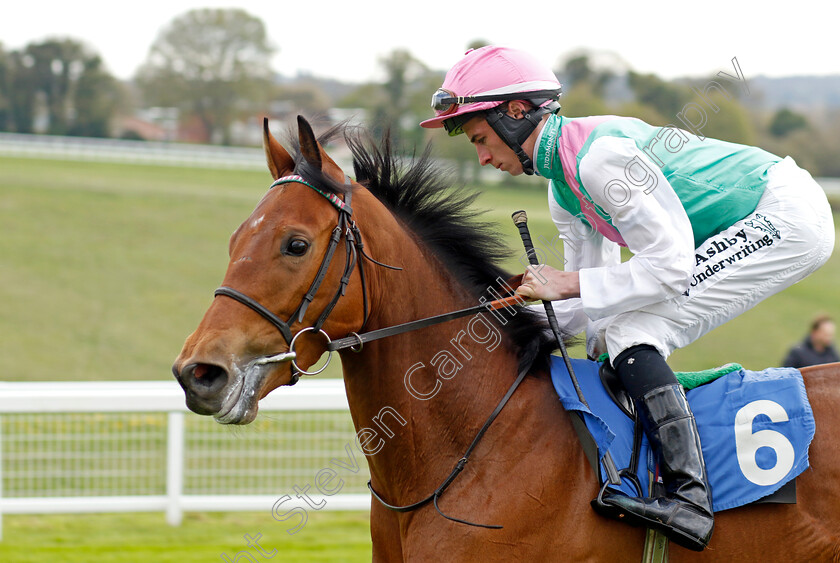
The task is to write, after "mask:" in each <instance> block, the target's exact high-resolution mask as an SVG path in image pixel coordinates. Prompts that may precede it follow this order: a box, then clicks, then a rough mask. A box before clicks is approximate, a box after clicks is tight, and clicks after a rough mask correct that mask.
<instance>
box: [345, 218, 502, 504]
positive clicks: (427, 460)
mask: <svg viewBox="0 0 840 563" xmlns="http://www.w3.org/2000/svg"><path fill="white" fill-rule="evenodd" d="M366 229H367V232H377V233H383V232H388V233H390V234H391V237H390V240H389V241H388V242H387V244H382V242H378V243H377V242H376V241H373V240H370V241H369V242H366V245H367V246H368V248H369V249H370V251H371V254H372V256H373V257H374V258H376V259H377V260H380V261H383V262H386V263H391V264H400V265H402V266H403V268H404V270H403V271H399V272H394V271H390V270H383V269H381V268H378V267H375V268H374V269H376V271H377V273H376V275H375V276H372V279H371V281H370V284H369V286H370V287H369V291H370V294H371V303H372V308H371V316H370V318H369V321H368V326H367V327H366V330H372V329H376V328H381V327H385V326H393V325H396V324H400V323H404V322H407V321H410V320H415V319H420V318H425V317H429V316H433V315H437V314H440V313H445V312H450V311H454V310H457V309H461V308H465V307H469V306H473V305H476V304H477V302H476V299H475V297H473V296H471V295H469V292H467V291H466V290H465V289H464V288H463V287H462V286H461V285H460V284H459V283H458V282H457V281H456V280H455V279H454V277H453V276H452V275H451V274H450V273H449V272H447V271H446V269H445V268H444V267H443V266H442V265H441V263H440V262H439V261H438V260H437V259H436V258H434V257H433V256H432V255H431V253H430V251H429V250H428V248H425V247H423V245H422V243H420V242H419V241H418V240H416V238H415V237H414V236H413V235H412V234H411V233H410V232H408V231H406V230H405V229H403V228H401V227H399V226H398V225H397V224H396V221H393V224H387V222H386V224H381V225H377V226H375V229H372V228H371V227H370V226H368V225H366ZM342 363H343V366H344V378H345V385H346V387H347V393H348V399H349V403H350V410H351V415H352V417H353V420H354V423H355V426H356V431H357V437H358V439H359V442H360V444H362V445H361V446H360V447H362V449H363V452H364V453H365V454H366V455H367V457H368V463H369V465H370V468H371V474H372V477H373V480H374V485H375V486H376V485H379V486H380V487H381V488H382V489H384V490H383V491H382V492H383V493H384V494H386V495H390V498H397V497H395V496H394V495H396V494H398V493H399V494H400V495H403V496H405V495H407V496H409V497H410V496H411V493H410V492H407V490H406V489H407V488H410V487H413V486H416V487H417V488H418V489H423V488H424V487H429V486H433V487H434V486H437V484H431V483H426V482H424V480H423V479H422V478H421V477H420V476H421V475H426V476H432V478H437V477H434V476H439V475H441V474H442V472H444V468H443V467H440V468H437V467H435V466H437V465H441V466H451V465H452V463H454V460H457V459H458V458H459V457H460V456H461V455H463V453H464V450H465V449H466V447H467V446H468V444H469V442H470V441H471V440H472V438H473V437H474V435H475V433H476V432H477V431H478V429H479V428H480V427H481V425H482V424H483V423H484V421H485V420H486V418H487V416H488V415H489V413H490V412H492V410H493V408H494V407H495V405H496V404H497V403H498V401H499V400H500V399H501V397H502V396H503V395H504V393H505V391H506V389H507V387H508V386H509V385H510V384H511V382H512V381H513V378H514V376H515V374H516V369H517V358H516V354H515V352H514V351H513V349H512V346H511V343H510V342H509V340H508V338H507V337H506V336H505V335H504V333H503V332H502V331H501V329H500V328H499V326H498V325H497V324H496V323H495V322H493V321H492V319H491V316H490V314H489V313H482V314H481V315H479V316H475V317H471V318H465V319H461V320H457V321H450V322H447V323H445V324H441V325H437V326H434V327H430V328H426V329H421V330H418V331H415V332H409V333H405V334H403V335H399V336H394V337H390V338H386V339H383V340H379V341H375V342H371V343H368V344H366V345H365V349H364V350H363V351H362V353H360V354H354V353H345V354H343V356H342ZM420 466H422V467H420ZM449 469H451V467H449ZM409 483H410V484H411V485H410V486H409V485H408V484H409ZM390 489H393V490H390ZM419 493H420V491H419V490H418V491H417V494H419Z"/></svg>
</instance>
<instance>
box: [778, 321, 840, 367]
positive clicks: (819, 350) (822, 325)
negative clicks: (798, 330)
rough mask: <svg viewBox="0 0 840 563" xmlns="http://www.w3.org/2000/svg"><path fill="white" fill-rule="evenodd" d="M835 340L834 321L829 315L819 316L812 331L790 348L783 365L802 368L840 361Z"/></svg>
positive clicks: (813, 323) (813, 324)
mask: <svg viewBox="0 0 840 563" xmlns="http://www.w3.org/2000/svg"><path fill="white" fill-rule="evenodd" d="M833 340H834V322H833V321H832V320H831V318H829V317H827V316H820V317H817V318H816V319H814V321H813V322H812V323H811V332H810V333H809V334H808V336H806V337H805V340H803V341H802V343H801V344H798V345H796V346H794V347H793V348H791V349H790V351H789V352H788V355H787V357H786V358H785V359H784V362H782V365H783V366H785V367H793V368H801V367H805V366H814V365H818V364H828V363H831V362H840V356H838V355H837V350H836V349H835V348H834V345H833V344H832V341H833Z"/></svg>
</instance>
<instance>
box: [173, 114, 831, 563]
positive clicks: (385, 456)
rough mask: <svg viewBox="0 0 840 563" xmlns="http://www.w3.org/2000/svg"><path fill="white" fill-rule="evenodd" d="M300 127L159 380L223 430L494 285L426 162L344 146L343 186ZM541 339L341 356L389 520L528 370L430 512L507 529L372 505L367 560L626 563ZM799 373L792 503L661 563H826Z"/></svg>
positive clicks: (507, 335)
mask: <svg viewBox="0 0 840 563" xmlns="http://www.w3.org/2000/svg"><path fill="white" fill-rule="evenodd" d="M298 126H299V135H298V137H299V138H298V139H297V142H295V141H291V142H292V145H297V146H293V150H292V151H291V153H290V152H289V151H287V150H286V149H285V148H284V147H283V146H282V145H281V144H280V143H279V142H278V141H277V140H276V139H275V138H274V137H273V136H272V135H271V133H270V132H269V131H268V126H267V124H266V125H265V137H264V140H265V149H266V156H267V160H268V168H269V170H270V172H271V175H272V176H273V178H274V179H275V180H276V181H279V182H276V184H277V185H275V186H274V187H273V188H271V189H270V190H269V191H268V192H267V193H266V195H265V196H264V197H263V198H262V200H261V201H260V202H259V204H258V205H257V207H256V209H255V210H254V212H253V213H252V214H251V216H250V217H248V218H247V219H246V220H245V222H243V223H242V225H241V226H240V227H239V228H238V229H237V230H236V231H235V232H234V234H233V235H232V237H231V239H230V248H229V253H230V262H229V265H228V269H227V273H226V274H225V277H224V281H223V288H222V290H219V291H217V297H216V298H215V299H214V301H213V302H212V304H211V305H210V307H209V309H208V310H207V312H206V313H205V315H204V317H203V319H202V320H201V322H200V324H199V326H198V328H197V329H196V331H195V332H194V333H193V334H191V335H190V336H189V337H188V338H187V340H186V343H185V344H184V347H183V350H182V351H181V353H180V355H179V356H178V358H177V359H176V361H175V364H174V366H173V372H174V374H175V377H176V378H177V380H178V381H179V382H180V384H181V385H182V387H183V389H184V392H185V395H186V400H187V405H188V406H189V408H190V409H192V410H193V411H195V412H197V413H199V414H204V415H212V416H214V417H216V419H217V420H219V421H220V422H223V423H230V424H247V423H248V422H250V421H252V420H253V419H254V417H255V416H256V414H257V410H258V401H259V399H261V398H262V397H264V396H266V395H267V394H268V393H269V392H271V391H272V390H274V389H276V388H278V387H281V386H283V385H289V384H293V383H294V382H296V381H297V378H298V376H299V373H297V372H298V370H302V371H304V372H306V371H307V370H308V369H310V367H311V366H312V365H313V364H314V363H315V362H316V361H317V360H318V358H319V357H321V355H322V354H323V353H324V352H325V350H326V349H327V345H328V342H329V341H331V340H336V339H340V338H344V337H347V336H348V335H350V338H351V339H352V338H358V336H354V335H358V334H359V333H363V332H364V331H372V330H376V329H381V328H384V327H390V326H393V325H397V324H400V323H404V322H406V321H411V320H415V319H421V318H425V317H429V316H432V315H437V314H440V313H444V312H448V311H453V310H457V309H459V308H463V307H465V306H470V305H475V304H476V302H477V299H479V298H480V297H481V295H482V292H484V291H485V290H486V289H487V288H488V287H489V286H492V285H494V284H496V283H497V280H498V279H500V277H503V278H504V279H507V276H508V274H506V273H505V272H504V271H503V270H502V269H501V268H500V267H499V266H498V265H497V264H498V263H499V259H500V256H501V255H502V254H503V253H504V249H503V248H502V244H501V242H500V241H499V239H498V237H497V235H496V234H495V233H494V228H495V227H494V226H492V225H487V224H484V223H481V222H478V221H476V220H475V218H474V217H473V211H471V208H470V207H469V205H470V202H471V199H470V197H467V196H464V195H463V193H462V192H457V191H456V192H454V193H453V192H452V191H451V190H450V189H449V186H448V182H447V180H446V176H445V175H442V174H441V172H440V171H439V170H438V169H437V168H436V167H435V166H434V165H433V164H432V163H431V159H430V158H429V155H428V151H427V152H426V153H424V155H423V156H422V157H421V158H418V159H415V160H413V161H411V162H409V161H407V160H405V159H400V158H398V157H395V156H393V155H392V154H391V152H390V150H389V147H388V143H383V144H381V145H380V146H379V147H377V146H374V144H373V143H372V142H368V141H366V140H364V139H363V137H362V136H361V135H356V134H351V133H349V132H345V136H346V138H347V142H348V145H349V146H350V147H351V150H352V152H353V155H354V162H355V164H354V169H355V176H356V179H357V181H350V179H349V177H348V176H346V175H345V173H344V171H342V170H341V168H340V167H339V166H338V165H337V164H336V163H335V162H334V161H333V160H332V159H331V158H330V157H329V156H328V155H327V153H326V152H325V151H324V149H323V138H322V139H321V141H322V142H319V141H318V140H316V137H315V135H314V133H313V131H312V129H311V127H310V126H309V124H308V123H307V122H306V121H305V120H304V119H302V118H299V120H298ZM294 174H298V176H292V175H294ZM351 196H352V197H351ZM345 204H347V205H345ZM342 205H344V206H345V209H344V210H343V211H342V209H341V206H342ZM348 209H349V211H348ZM336 213H338V216H339V219H338V221H337V220H336ZM337 225H338V226H339V227H340V228H338V229H337ZM336 233H337V234H336ZM347 237H351V238H352V239H353V240H352V241H346V240H345V239H346V238H347ZM333 239H341V240H345V242H346V251H345V250H344V248H345V246H344V245H342V244H340V243H331V242H330V241H331V240H333ZM351 242H353V244H352V245H351V244H350V243H351ZM342 256H344V257H345V259H342ZM327 258H334V259H332V260H329V259H327ZM386 265H389V266H391V268H388V267H385V266H386ZM393 268H401V270H397V269H393ZM318 279H320V281H319V282H318V283H315V282H313V280H316V281H318ZM313 287H315V291H314V292H313ZM225 288H226V289H227V290H229V291H223V290H224V289H225ZM248 300H250V303H247V302H246V301H248ZM260 307H262V310H261V309H260ZM283 319H288V321H284V320H283ZM544 335H545V331H544V327H543V326H542V325H541V322H540V321H539V319H538V318H537V317H536V315H534V314H532V313H530V312H528V311H527V310H524V309H523V310H521V311H520V312H519V313H518V314H516V315H513V314H506V315H501V314H500V315H493V314H490V313H489V312H485V313H481V314H480V315H476V316H473V317H469V318H467V317H465V318H462V319H459V320H453V321H450V322H448V323H446V324H441V325H437V326H435V327H427V328H423V329H421V330H417V331H414V332H407V333H403V334H400V335H397V336H392V337H390V338H385V339H381V340H376V341H373V342H367V343H365V344H364V345H363V346H361V350H359V348H360V346H355V347H354V350H351V349H349V348H345V349H344V350H342V351H341V352H340V357H341V363H342V367H343V376H344V382H345V386H346V390H347V397H348V401H349V404H350V413H351V416H352V419H353V423H354V425H355V428H356V430H357V433H358V434H357V438H358V444H357V446H358V447H360V448H361V450H362V452H363V453H365V454H366V459H367V462H368V465H369V467H370V474H371V487H372V489H373V490H374V491H376V493H377V494H378V495H379V496H380V497H381V498H382V499H384V500H387V502H389V503H391V504H393V505H410V504H412V503H415V502H417V501H419V500H421V499H424V498H427V497H428V495H429V494H430V493H431V492H433V491H434V490H435V489H436V488H437V487H439V486H440V485H441V482H442V481H443V480H445V479H447V476H448V475H450V473H451V471H452V468H453V466H454V465H455V464H456V463H457V462H458V460H459V458H461V457H462V455H463V454H464V451H465V450H466V449H467V447H468V446H469V444H470V442H471V440H472V439H473V438H474V436H475V435H476V433H477V432H478V430H479V428H480V427H481V426H482V425H483V424H484V423H485V421H486V420H487V418H488V415H489V414H490V413H491V412H492V411H493V410H494V408H495V407H496V405H497V404H498V403H499V400H500V398H501V397H502V396H503V395H504V394H505V393H506V391H507V390H508V389H509V388H510V385H511V382H512V381H513V380H514V378H515V377H516V375H517V373H518V370H519V369H520V367H521V366H528V365H531V366H532V367H531V369H530V373H529V375H528V376H527V377H525V379H524V380H523V381H522V384H521V385H520V386H519V388H518V389H517V390H516V392H515V393H514V394H513V395H512V397H511V398H510V400H509V402H508V403H507V405H506V406H505V407H504V408H503V409H502V410H501V412H500V413H499V414H498V417H497V418H496V419H495V421H494V422H493V424H492V425H490V427H489V429H488V430H487V432H486V434H485V435H484V438H483V441H481V442H480V443H479V444H478V446H477V447H476V448H475V450H474V453H473V456H472V458H471V459H470V461H469V463H467V464H466V465H464V467H463V471H462V473H461V474H460V475H459V476H458V478H457V479H454V480H453V481H451V483H450V484H449V487H448V489H447V490H446V494H444V495H442V496H441V497H440V498H439V499H438V504H439V506H438V508H439V509H440V511H441V513H445V514H447V515H451V516H452V517H455V518H459V519H463V520H467V521H471V522H474V523H481V524H485V525H499V526H502V527H501V528H495V529H493V528H486V527H478V526H472V525H466V524H464V523H459V522H456V521H452V520H451V519H447V518H445V517H443V516H442V515H441V514H440V513H438V511H437V510H435V509H434V507H433V506H432V505H431V504H426V505H424V506H422V507H421V508H418V509H417V510H413V511H407V512H396V511H392V510H389V509H388V508H385V507H384V506H383V505H382V504H381V503H380V502H378V501H377V500H375V499H374V500H372V504H371V511H370V531H371V538H372V542H373V560H374V561H387V562H391V561H432V560H444V561H479V560H481V561H639V560H640V559H641V557H642V550H643V544H644V536H645V531H644V530H642V529H639V528H632V527H629V526H626V525H624V524H622V523H620V522H614V521H611V520H607V519H604V518H602V517H600V516H598V515H596V514H595V512H594V511H593V510H592V509H591V508H590V506H589V502H590V500H592V499H593V498H594V497H595V495H596V493H597V490H598V483H597V479H596V477H595V475H594V474H593V472H592V470H591V468H590V466H589V465H588V462H587V461H586V458H585V456H584V452H583V451H582V448H581V445H580V443H579V441H578V438H577V436H576V434H575V432H574V431H573V427H572V424H571V419H570V417H569V415H568V414H567V413H565V412H564V411H563V408H562V407H561V404H560V402H559V401H558V399H557V396H556V394H555V391H554V389H553V387H552V384H551V381H550V378H549V375H548V373H547V371H546V365H547V362H546V361H545V360H546V359H547V354H548V352H549V351H550V349H551V346H550V345H549V344H548V343H547V342H546V339H545V338H544ZM289 337H291V339H292V340H294V342H290V338H289ZM360 342H361V340H360ZM292 355H294V358H293V359H294V362H295V363H294V364H292V363H291V361H290V360H289V359H290V358H291V357H292ZM803 375H804V378H805V381H806V386H807V390H808V394H809V397H810V400H811V404H812V407H813V411H814V415H815V418H816V421H817V431H816V436H815V438H814V440H813V442H812V444H811V449H810V461H811V468H810V469H808V470H806V471H805V472H804V473H803V474H802V475H800V476H799V478H798V480H797V481H798V486H797V494H798V502H797V504H790V505H768V504H764V505H750V506H746V507H742V508H737V509H732V510H726V511H723V512H720V513H718V514H717V526H716V528H715V532H714V535H713V537H712V541H711V544H710V545H709V547H708V548H707V549H706V550H705V551H704V552H702V553H696V552H692V551H689V550H686V549H683V548H681V547H678V546H675V545H672V547H671V550H670V560H671V561H674V562H683V561H687V562H690V561H709V562H710V561H726V562H731V561H785V562H789V561H834V562H838V561H840V448H838V446H837V443H836V441H835V440H836V436H837V435H838V432H840V418H839V417H838V414H837V412H838V408H837V406H838V405H840V368H838V364H835V365H828V366H821V367H814V368H809V369H805V370H803Z"/></svg>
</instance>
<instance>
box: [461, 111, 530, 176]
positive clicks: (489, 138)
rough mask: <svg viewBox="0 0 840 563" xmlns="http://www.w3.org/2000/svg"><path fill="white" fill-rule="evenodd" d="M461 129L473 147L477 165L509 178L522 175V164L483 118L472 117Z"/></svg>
mask: <svg viewBox="0 0 840 563" xmlns="http://www.w3.org/2000/svg"><path fill="white" fill-rule="evenodd" d="M463 129H464V133H465V134H466V135H467V138H468V139H469V140H470V142H471V143H472V144H473V146H475V150H476V152H477V153H478V163H479V164H481V165H482V166H484V165H486V164H490V165H492V166H493V167H494V168H496V169H498V170H502V171H504V172H507V173H508V174H510V175H511V176H518V175H520V174H522V163H521V162H519V158H517V156H516V153H515V152H513V150H512V149H511V148H510V147H509V146H507V145H506V144H505V142H504V141H503V140H502V139H501V137H499V136H498V135H497V134H496V132H495V131H493V128H492V127H490V125H489V124H488V123H487V120H486V119H484V117H483V116H478V117H473V118H472V119H470V120H469V121H467V122H466V123H465V124H464V127H463Z"/></svg>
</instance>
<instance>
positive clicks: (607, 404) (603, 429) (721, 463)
mask: <svg viewBox="0 0 840 563" xmlns="http://www.w3.org/2000/svg"><path fill="white" fill-rule="evenodd" d="M551 361H552V365H551V379H552V382H553V384H554V388H555V390H556V391H557V394H558V396H559V397H560V401H561V402H562V404H563V406H564V407H565V408H566V410H568V411H575V412H576V413H578V414H580V416H581V417H582V419H583V420H584V423H585V427H586V431H587V432H586V435H581V441H582V443H583V444H584V450H586V449H587V443H588V444H589V449H590V450H591V451H592V452H593V453H594V451H595V450H596V449H597V459H599V460H600V459H603V457H604V456H605V455H606V454H607V453H608V452H609V454H610V455H611V457H612V459H613V461H614V462H615V465H616V466H617V467H618V468H624V469H623V470H622V471H621V475H622V477H623V479H622V483H621V485H620V487H618V488H619V489H620V490H622V491H623V492H624V493H626V494H628V495H632V496H637V495H639V494H640V493H641V495H642V496H652V495H650V494H649V490H648V481H649V478H648V472H651V473H653V474H654V475H656V460H655V459H654V456H653V454H652V452H651V449H650V446H649V445H648V443H647V438H646V437H645V436H644V433H642V432H640V431H637V432H634V422H633V420H632V419H631V415H632V410H631V409H630V408H629V407H628V406H627V404H625V408H624V409H622V407H620V406H619V404H618V403H617V402H616V401H615V400H614V399H613V397H612V396H611V393H612V394H613V395H615V396H619V395H620V394H619V393H616V392H615V391H612V392H611V391H609V390H608V388H607V387H605V385H603V384H602V382H601V377H600V376H599V371H600V368H601V364H600V363H598V362H593V361H590V360H577V359H575V360H571V362H572V364H573V369H574V371H575V373H576V374H577V375H578V381H579V385H580V387H581V389H582V391H583V393H584V396H585V398H586V402H587V403H588V407H587V406H586V405H584V404H583V403H582V402H581V401H580V400H579V399H578V397H577V393H576V391H575V389H574V387H573V385H572V382H571V379H570V378H569V375H568V372H567V370H566V367H565V365H564V362H563V360H562V359H561V358H556V357H552V360H551ZM710 372H712V373H713V375H714V376H717V377H716V378H715V379H714V380H713V381H710V382H708V383H705V384H700V385H699V386H696V387H695V385H698V381H697V380H698V376H699V378H702V377H704V376H705V377H709V376H708V374H709V372H700V373H699V374H677V378H678V379H679V380H680V383H682V384H683V386H684V387H686V388H687V389H689V390H688V391H687V393H686V398H687V399H688V402H689V405H690V406H691V410H692V411H693V412H694V416H695V418H696V419H697V429H698V431H699V433H700V442H701V444H702V447H703V457H704V458H705V460H706V471H707V473H708V477H709V483H710V485H711V488H712V499H713V509H714V510H715V511H716V512H717V511H721V510H726V509H729V508H735V507H738V506H743V505H745V504H749V503H752V502H786V503H790V502H795V481H794V478H795V477H796V476H797V475H799V474H800V473H802V471H804V470H805V469H806V468H808V446H809V445H810V443H811V440H812V439H813V437H814V430H815V423H814V415H813V412H812V411H811V405H810V403H809V402H808V396H807V394H806V392H805V384H804V382H803V380H802V375H801V374H800V373H799V370H796V369H793V368H768V369H765V370H763V371H761V372H753V371H749V370H745V369H743V368H742V367H741V366H739V365H737V364H729V366H726V367H724V368H719V369H718V370H710ZM607 379H609V378H608V377H607ZM620 402H621V400H620V399H619V403H620ZM625 403H626V402H625ZM630 403H631V404H632V402H630ZM573 418H574V417H573ZM578 430H579V434H580V429H578ZM589 461H590V463H591V464H592V465H593V468H595V467H597V468H598V469H597V474H598V480H599V483H601V484H602V486H603V485H604V483H605V482H607V481H609V479H608V476H607V475H606V472H605V470H604V468H603V466H602V464H598V463H597V462H595V460H594V459H593V458H592V457H590V460H589ZM634 466H636V467H634ZM634 469H635V471H633V470H634ZM630 475H632V476H630ZM607 484H608V485H609V483H607ZM609 486H612V485H609ZM771 495H772V496H771Z"/></svg>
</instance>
